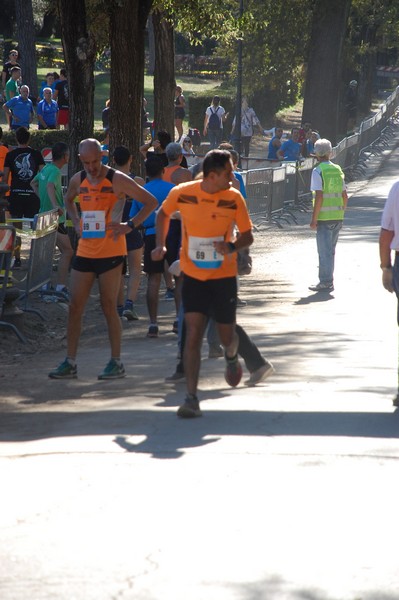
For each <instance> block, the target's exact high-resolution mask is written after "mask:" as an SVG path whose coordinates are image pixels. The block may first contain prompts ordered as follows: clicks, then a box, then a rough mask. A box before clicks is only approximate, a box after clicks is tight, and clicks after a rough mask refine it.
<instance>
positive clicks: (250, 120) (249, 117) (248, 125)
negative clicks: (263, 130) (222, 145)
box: [231, 108, 259, 137]
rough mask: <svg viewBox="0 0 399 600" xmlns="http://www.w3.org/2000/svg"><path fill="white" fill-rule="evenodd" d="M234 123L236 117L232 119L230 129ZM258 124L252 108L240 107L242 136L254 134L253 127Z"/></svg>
mask: <svg viewBox="0 0 399 600" xmlns="http://www.w3.org/2000/svg"><path fill="white" fill-rule="evenodd" d="M235 124H236V118H235V117H234V119H233V124H232V126H231V127H232V129H234V127H235ZM256 125H259V119H258V117H257V116H256V114H255V111H254V109H253V108H247V109H245V110H244V109H241V135H242V136H244V137H252V136H253V134H254V127H255V126H256Z"/></svg>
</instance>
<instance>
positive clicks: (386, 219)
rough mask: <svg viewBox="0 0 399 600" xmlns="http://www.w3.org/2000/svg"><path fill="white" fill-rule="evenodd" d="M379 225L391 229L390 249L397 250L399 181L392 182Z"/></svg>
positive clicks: (398, 241)
mask: <svg viewBox="0 0 399 600" xmlns="http://www.w3.org/2000/svg"><path fill="white" fill-rule="evenodd" d="M381 227H382V228H383V229H387V230H388V231H393V232H394V236H393V238H392V241H391V250H397V251H399V181H397V182H396V183H394V184H393V186H392V187H391V190H390V192H389V194H388V198H387V201H386V203H385V207H384V211H383V213H382V219H381Z"/></svg>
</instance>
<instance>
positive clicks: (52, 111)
mask: <svg viewBox="0 0 399 600" xmlns="http://www.w3.org/2000/svg"><path fill="white" fill-rule="evenodd" d="M43 93H44V99H43V100H40V102H39V104H38V105H37V120H38V123H39V129H56V128H57V125H58V110H59V109H58V104H57V102H56V101H55V100H53V99H52V98H51V95H52V91H51V88H49V87H45V88H44V90H43Z"/></svg>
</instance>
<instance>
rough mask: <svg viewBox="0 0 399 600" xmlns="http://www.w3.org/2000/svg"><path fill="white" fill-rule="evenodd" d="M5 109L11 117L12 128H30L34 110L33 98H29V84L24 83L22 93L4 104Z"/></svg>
mask: <svg viewBox="0 0 399 600" xmlns="http://www.w3.org/2000/svg"><path fill="white" fill-rule="evenodd" d="M3 109H4V111H5V113H6V115H7V116H8V117H9V118H11V124H10V129H18V127H26V128H27V129H29V125H30V124H31V123H32V120H33V115H34V110H33V104H32V100H30V99H29V88H28V86H27V85H22V86H21V89H20V95H19V96H14V98H11V100H9V101H8V102H6V103H5V104H3Z"/></svg>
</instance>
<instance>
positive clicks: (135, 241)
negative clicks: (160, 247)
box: [126, 229, 144, 252]
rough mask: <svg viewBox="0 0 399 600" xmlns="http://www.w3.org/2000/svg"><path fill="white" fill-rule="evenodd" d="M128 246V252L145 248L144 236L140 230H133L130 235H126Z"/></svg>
mask: <svg viewBox="0 0 399 600" xmlns="http://www.w3.org/2000/svg"><path fill="white" fill-rule="evenodd" d="M126 246H127V251H128V252H130V251H131V250H138V249H139V248H142V247H143V246H144V242H143V235H142V233H141V231H139V230H138V229H133V231H131V232H130V233H127V234H126Z"/></svg>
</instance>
